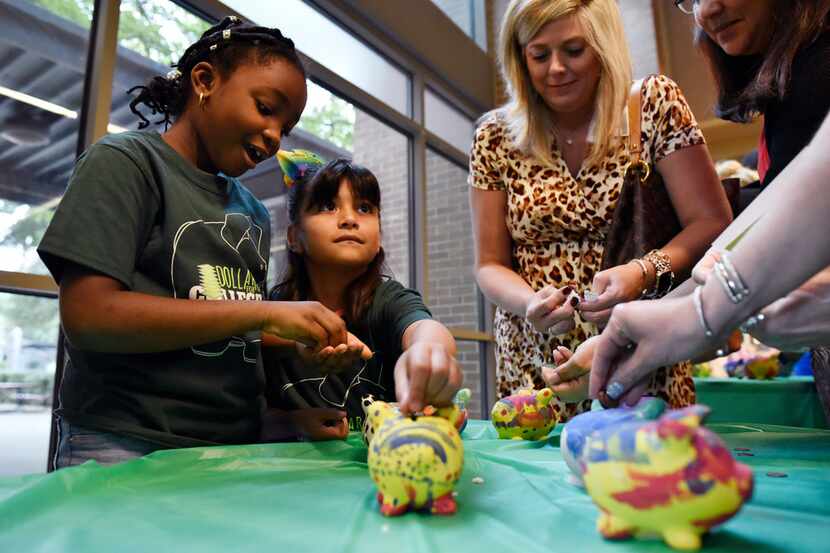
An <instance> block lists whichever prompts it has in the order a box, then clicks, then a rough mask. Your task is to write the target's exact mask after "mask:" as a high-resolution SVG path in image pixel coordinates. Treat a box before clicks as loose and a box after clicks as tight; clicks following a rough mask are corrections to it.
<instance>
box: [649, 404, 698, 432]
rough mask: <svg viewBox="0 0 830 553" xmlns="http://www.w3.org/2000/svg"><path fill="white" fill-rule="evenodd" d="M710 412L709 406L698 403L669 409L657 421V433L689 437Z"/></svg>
mask: <svg viewBox="0 0 830 553" xmlns="http://www.w3.org/2000/svg"><path fill="white" fill-rule="evenodd" d="M710 412H711V410H710V409H709V408H708V407H707V406H705V405H698V404H695V405H691V406H689V407H685V408H683V409H675V410H672V411H669V412H667V413H666V414H664V415H663V416H662V417H660V420H659V421H657V433H658V434H659V435H660V437H661V438H668V437H669V436H673V437H675V438H687V437H689V436H691V435H692V434H694V432H695V430H697V429H698V428H699V427H700V426H701V425H702V424H703V421H704V420H706V417H707V416H708V415H709V413H710Z"/></svg>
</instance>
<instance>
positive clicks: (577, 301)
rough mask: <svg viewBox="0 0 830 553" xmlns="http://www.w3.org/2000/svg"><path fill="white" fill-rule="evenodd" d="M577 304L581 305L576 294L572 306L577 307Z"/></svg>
mask: <svg viewBox="0 0 830 553" xmlns="http://www.w3.org/2000/svg"><path fill="white" fill-rule="evenodd" d="M577 305H579V298H577V297H576V296H574V297H572V298H571V307H576V306H577Z"/></svg>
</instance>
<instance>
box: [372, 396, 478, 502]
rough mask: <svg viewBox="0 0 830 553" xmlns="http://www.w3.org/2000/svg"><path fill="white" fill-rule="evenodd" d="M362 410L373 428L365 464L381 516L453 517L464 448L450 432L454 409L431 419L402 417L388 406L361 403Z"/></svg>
mask: <svg viewBox="0 0 830 553" xmlns="http://www.w3.org/2000/svg"><path fill="white" fill-rule="evenodd" d="M363 408H364V410H365V412H366V419H367V421H369V424H370V425H371V426H372V427H373V428H374V432H373V436H372V438H371V442H370V443H369V460H368V463H369V474H370V476H371V477H372V480H374V481H375V484H377V487H378V490H379V493H378V503H380V512H381V513H383V514H384V515H386V516H395V515H400V514H403V513H405V512H406V511H408V510H410V509H412V510H421V509H423V510H429V511H430V512H431V513H434V514H442V515H449V514H453V513H455V511H456V503H455V498H453V496H452V491H453V488H455V483H456V482H458V479H459V477H460V476H461V469H462V467H463V465H464V447H463V445H462V443H461V437H460V436H459V435H458V431H457V430H456V429H455V423H456V422H457V419H458V418H459V410H458V407H457V406H455V405H452V406H450V407H443V408H441V409H438V410H437V412H436V414H435V415H434V416H419V417H405V416H403V415H401V414H400V412H399V411H398V409H397V407H395V406H393V405H390V404H389V403H385V402H383V401H367V398H364V403H363Z"/></svg>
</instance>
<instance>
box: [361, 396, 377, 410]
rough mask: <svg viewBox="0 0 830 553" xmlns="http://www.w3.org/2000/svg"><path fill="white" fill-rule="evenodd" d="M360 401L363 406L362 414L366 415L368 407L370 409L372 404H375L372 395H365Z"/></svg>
mask: <svg viewBox="0 0 830 553" xmlns="http://www.w3.org/2000/svg"><path fill="white" fill-rule="evenodd" d="M360 401H361V404H362V405H363V412H364V413H368V412H369V407H371V406H372V404H373V403H374V402H375V398H374V396H373V395H372V394H367V395H365V396H363V398H362V399H361V400H360Z"/></svg>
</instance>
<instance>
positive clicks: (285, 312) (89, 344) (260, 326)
mask: <svg viewBox="0 0 830 553" xmlns="http://www.w3.org/2000/svg"><path fill="white" fill-rule="evenodd" d="M60 310H61V320H62V322H63V328H64V331H65V332H66V336H67V338H68V339H69V341H70V342H72V344H73V345H74V346H75V347H77V348H80V349H86V350H90V351H99V352H119V353H150V352H158V351H169V350H175V349H180V348H184V347H189V346H193V345H197V344H204V343H208V342H212V341H216V340H222V339H225V338H227V337H228V336H232V335H234V334H242V333H245V332H248V331H256V330H261V331H263V332H264V333H268V334H273V335H276V336H280V337H282V338H285V339H289V340H295V341H299V342H302V343H304V344H307V345H310V346H314V347H315V348H318V349H319V348H324V347H326V346H337V345H338V344H342V343H346V341H347V337H346V325H345V323H344V322H343V320H342V319H341V318H340V317H338V316H337V315H336V314H335V313H334V312H332V311H330V310H329V309H327V308H325V307H324V306H323V305H322V304H320V303H317V302H274V301H197V300H189V299H174V298H165V297H159V296H152V295H149V294H142V293H139V292H132V291H130V290H128V289H127V288H126V287H125V286H124V285H123V284H122V283H121V282H119V281H118V280H116V279H114V278H111V277H108V276H105V275H103V274H101V273H96V272H93V271H91V270H89V269H86V268H84V267H82V266H80V265H75V264H67V266H66V269H65V270H64V274H63V277H62V278H61V282H60Z"/></svg>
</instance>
